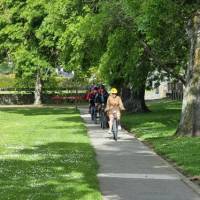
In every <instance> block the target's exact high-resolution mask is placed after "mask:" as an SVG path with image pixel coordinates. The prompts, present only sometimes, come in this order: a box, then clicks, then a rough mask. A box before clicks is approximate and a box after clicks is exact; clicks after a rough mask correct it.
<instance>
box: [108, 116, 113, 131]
mask: <svg viewBox="0 0 200 200" xmlns="http://www.w3.org/2000/svg"><path fill="white" fill-rule="evenodd" d="M113 119H114V116H113V114H110V115H109V122H108V124H109V131H108V132H109V133H112V125H113Z"/></svg>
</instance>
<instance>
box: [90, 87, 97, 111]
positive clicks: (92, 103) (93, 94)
mask: <svg viewBox="0 0 200 200" xmlns="http://www.w3.org/2000/svg"><path fill="white" fill-rule="evenodd" d="M97 94H98V88H97V87H96V86H95V87H93V88H92V89H91V93H90V94H89V104H90V105H89V112H90V113H91V108H92V107H95V105H96V98H97Z"/></svg>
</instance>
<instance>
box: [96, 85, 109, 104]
mask: <svg viewBox="0 0 200 200" xmlns="http://www.w3.org/2000/svg"><path fill="white" fill-rule="evenodd" d="M108 96H109V94H108V92H107V91H106V89H105V87H104V85H101V86H100V87H99V90H98V95H97V96H96V102H97V103H99V104H106V103H107V99H108Z"/></svg>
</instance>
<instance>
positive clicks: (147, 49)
mask: <svg viewBox="0 0 200 200" xmlns="http://www.w3.org/2000/svg"><path fill="white" fill-rule="evenodd" d="M141 43H142V45H143V46H144V49H145V51H146V52H147V54H148V55H149V56H150V57H151V58H152V59H153V63H154V64H156V65H159V66H160V67H161V68H162V69H163V70H164V71H165V72H167V73H169V74H171V75H172V76H173V77H174V78H176V79H178V80H180V81H181V82H182V83H183V84H184V85H185V84H186V80H185V78H184V77H183V76H181V75H179V74H176V73H175V72H174V71H172V70H170V69H169V65H168V64H167V63H161V62H160V60H159V59H157V58H156V56H155V55H154V54H153V52H152V50H151V48H150V47H149V45H148V44H147V43H146V42H144V41H143V40H141ZM170 65H171V66H172V65H174V66H175V65H176V64H175V63H170Z"/></svg>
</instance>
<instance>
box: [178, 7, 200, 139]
mask: <svg viewBox="0 0 200 200" xmlns="http://www.w3.org/2000/svg"><path fill="white" fill-rule="evenodd" d="M188 34H189V37H190V40H191V49H190V62H189V66H188V70H187V80H186V88H185V91H184V98H183V105H182V113H181V120H180V123H179V127H178V129H177V132H176V134H177V135H187V136H200V10H199V11H198V12H197V13H196V14H195V16H194V17H193V19H192V20H191V21H190V22H189V27H188Z"/></svg>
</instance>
